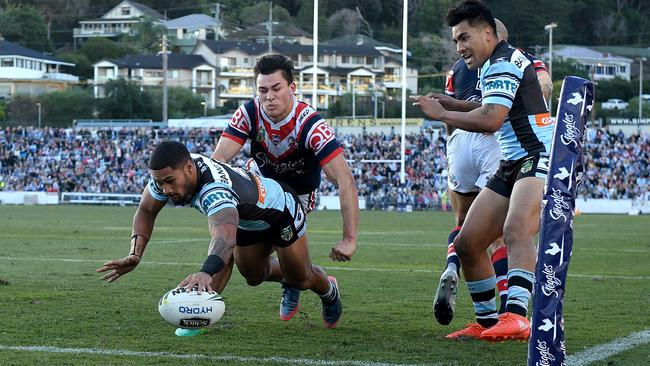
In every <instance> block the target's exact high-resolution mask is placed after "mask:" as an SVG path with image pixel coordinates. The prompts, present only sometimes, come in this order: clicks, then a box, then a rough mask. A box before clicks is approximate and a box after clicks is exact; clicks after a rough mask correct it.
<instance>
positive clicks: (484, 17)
mask: <svg viewBox="0 0 650 366" xmlns="http://www.w3.org/2000/svg"><path fill="white" fill-rule="evenodd" d="M464 20H467V22H468V23H469V24H470V25H472V26H474V25H475V24H477V23H483V24H486V25H489V26H490V28H492V32H494V35H495V36H496V35H497V24H496V22H495V21H494V16H492V11H490V8H488V7H487V6H486V5H485V4H483V3H482V2H481V1H480V0H465V1H463V2H462V3H460V4H458V5H457V6H455V7H452V8H450V9H449V12H447V16H446V17H445V22H446V23H447V25H448V26H450V27H453V26H455V25H457V24H458V23H460V22H462V21H464Z"/></svg>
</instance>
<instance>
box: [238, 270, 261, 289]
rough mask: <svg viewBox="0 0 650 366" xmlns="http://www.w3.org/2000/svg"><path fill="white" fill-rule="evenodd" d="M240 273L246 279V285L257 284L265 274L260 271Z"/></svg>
mask: <svg viewBox="0 0 650 366" xmlns="http://www.w3.org/2000/svg"><path fill="white" fill-rule="evenodd" d="M242 275H243V276H244V278H245V279H246V283H247V284H248V286H258V285H260V284H261V283H262V282H264V280H265V276H264V275H263V274H261V273H254V274H253V273H247V274H242Z"/></svg>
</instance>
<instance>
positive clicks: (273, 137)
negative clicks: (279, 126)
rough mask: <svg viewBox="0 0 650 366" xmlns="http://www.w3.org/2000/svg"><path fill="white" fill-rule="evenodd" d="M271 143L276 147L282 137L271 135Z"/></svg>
mask: <svg viewBox="0 0 650 366" xmlns="http://www.w3.org/2000/svg"><path fill="white" fill-rule="evenodd" d="M271 142H273V144H274V145H277V144H279V143H280V135H271Z"/></svg>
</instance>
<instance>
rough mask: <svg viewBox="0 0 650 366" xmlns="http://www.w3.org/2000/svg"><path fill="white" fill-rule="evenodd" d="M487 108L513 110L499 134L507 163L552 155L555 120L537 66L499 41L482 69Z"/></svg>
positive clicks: (482, 88)
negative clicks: (542, 87) (531, 156)
mask: <svg viewBox="0 0 650 366" xmlns="http://www.w3.org/2000/svg"><path fill="white" fill-rule="evenodd" d="M480 83H481V93H482V95H483V102H482V103H483V105H486V104H499V105H503V106H505V107H507V108H509V109H510V111H509V112H508V118H507V119H506V121H505V122H504V123H503V125H502V126H501V128H500V129H499V131H497V132H496V134H495V135H496V136H497V139H498V141H499V145H500V146H501V153H502V154H503V157H504V159H505V160H517V159H520V158H522V157H524V156H528V155H539V154H542V153H548V152H549V151H550V149H551V139H552V136H553V125H554V123H553V121H552V120H551V117H550V114H549V112H548V107H547V105H546V102H545V101H544V96H543V95H542V89H541V87H540V86H539V81H538V80H537V75H536V72H535V66H534V64H533V62H531V60H529V59H528V58H527V57H526V55H524V54H523V53H522V52H521V51H520V50H518V49H516V48H515V47H512V46H511V45H509V44H508V43H507V42H505V41H501V42H499V44H497V46H496V48H495V49H494V51H493V52H492V55H491V56H490V58H489V59H488V60H487V61H486V62H485V64H484V65H483V66H482V67H481V71H480Z"/></svg>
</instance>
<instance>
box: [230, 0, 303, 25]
mask: <svg viewBox="0 0 650 366" xmlns="http://www.w3.org/2000/svg"><path fill="white" fill-rule="evenodd" d="M239 20H240V21H241V22H242V23H243V24H245V25H254V24H259V23H263V22H268V20H269V3H268V2H266V1H264V2H261V3H257V4H255V5H251V6H247V7H245V8H243V9H241V12H240V13H239ZM289 20H291V15H289V12H288V11H287V9H285V8H283V7H281V6H278V5H274V6H273V21H274V22H276V21H277V22H284V21H289Z"/></svg>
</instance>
